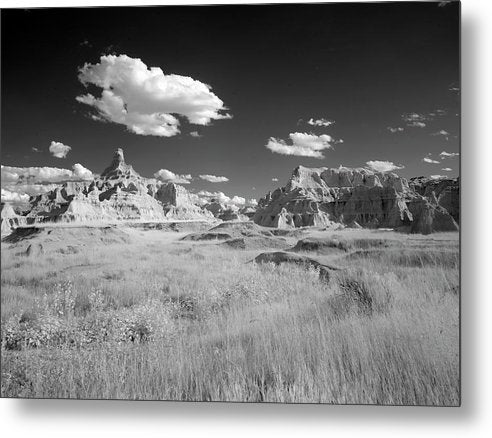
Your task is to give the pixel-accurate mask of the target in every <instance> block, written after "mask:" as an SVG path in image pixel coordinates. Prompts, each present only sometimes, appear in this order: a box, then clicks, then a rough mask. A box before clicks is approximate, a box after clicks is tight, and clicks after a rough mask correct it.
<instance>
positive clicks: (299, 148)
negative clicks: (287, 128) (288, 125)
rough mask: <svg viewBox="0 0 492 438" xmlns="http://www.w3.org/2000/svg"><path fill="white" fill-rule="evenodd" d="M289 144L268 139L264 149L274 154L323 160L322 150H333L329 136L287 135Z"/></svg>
mask: <svg viewBox="0 0 492 438" xmlns="http://www.w3.org/2000/svg"><path fill="white" fill-rule="evenodd" d="M289 138H290V141H291V144H287V142H286V141H285V140H282V139H277V138H274V137H270V139H269V140H268V143H267V144H266V146H265V147H266V148H267V149H269V150H271V151H272V152H274V153H276V154H281V155H294V156H298V157H310V158H318V159H321V158H324V155H323V153H322V151H323V150H326V149H332V148H333V145H332V143H333V141H334V140H333V138H332V137H331V136H330V135H327V134H323V135H315V134H307V133H302V132H294V133H292V134H289Z"/></svg>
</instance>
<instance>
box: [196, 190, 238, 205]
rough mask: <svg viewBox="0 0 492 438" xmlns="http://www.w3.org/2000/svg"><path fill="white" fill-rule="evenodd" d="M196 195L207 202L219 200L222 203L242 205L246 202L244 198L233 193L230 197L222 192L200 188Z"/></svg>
mask: <svg viewBox="0 0 492 438" xmlns="http://www.w3.org/2000/svg"><path fill="white" fill-rule="evenodd" d="M197 195H198V196H199V197H200V198H202V199H203V200H206V201H207V202H213V201H215V202H219V203H221V204H224V205H235V206H242V205H245V204H246V199H245V198H243V197H242V196H237V195H234V196H233V197H232V198H231V197H230V196H227V195H226V194H225V193H223V192H209V191H208V190H200V191H199V192H198V193H197Z"/></svg>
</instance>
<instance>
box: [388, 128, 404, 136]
mask: <svg viewBox="0 0 492 438" xmlns="http://www.w3.org/2000/svg"><path fill="white" fill-rule="evenodd" d="M386 129H387V130H388V131H389V132H392V133H393V134H394V133H396V132H402V131H404V130H405V128H402V127H401V126H397V127H396V128H392V127H391V126H388V127H387V128H386Z"/></svg>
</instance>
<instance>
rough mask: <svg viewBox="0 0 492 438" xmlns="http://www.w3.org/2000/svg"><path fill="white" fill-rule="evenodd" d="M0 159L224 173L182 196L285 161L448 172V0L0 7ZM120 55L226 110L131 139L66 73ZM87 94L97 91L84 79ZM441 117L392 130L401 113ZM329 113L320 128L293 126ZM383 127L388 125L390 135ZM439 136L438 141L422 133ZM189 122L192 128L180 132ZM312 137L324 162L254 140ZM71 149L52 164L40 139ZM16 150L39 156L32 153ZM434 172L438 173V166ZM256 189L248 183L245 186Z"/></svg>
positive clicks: (452, 96) (451, 95) (454, 46)
mask: <svg viewBox="0 0 492 438" xmlns="http://www.w3.org/2000/svg"><path fill="white" fill-rule="evenodd" d="M1 18H2V22H1V24H2V38H1V44H2V47H1V55H2V89H1V91H2V97H1V104H2V108H1V109H2V117H1V146H2V149H1V160H2V164H4V165H10V166H56V167H64V168H71V166H72V165H73V164H74V163H81V164H82V165H84V166H85V167H87V168H89V169H91V170H92V171H93V172H101V171H102V170H103V169H104V167H105V166H106V165H107V164H108V163H109V161H110V159H111V156H112V153H113V151H114V149H115V148H117V147H123V148H124V150H125V155H126V158H127V161H128V162H130V163H131V164H133V166H134V168H135V169H136V170H137V171H138V172H140V173H141V174H142V175H144V176H148V177H150V176H152V174H153V173H154V172H156V171H157V170H159V169H161V168H165V169H169V170H172V171H173V172H176V173H191V174H192V175H194V176H196V175H198V174H213V175H225V176H226V177H228V178H230V181H229V182H227V183H219V184H212V183H208V182H205V181H201V180H195V181H193V182H192V184H190V185H189V186H188V188H192V189H195V190H198V189H207V190H213V191H215V190H221V191H224V192H225V193H226V194H228V195H231V196H232V195H240V196H244V197H248V198H250V197H255V198H256V197H260V196H262V195H263V194H264V193H265V192H266V191H267V190H270V189H272V188H275V187H277V186H278V185H279V183H275V182H272V181H271V179H272V177H277V178H279V180H280V183H282V184H283V183H284V182H285V181H286V180H287V178H288V177H289V175H290V173H291V171H292V169H293V168H294V167H295V166H297V165H299V164H302V165H304V166H309V167H322V166H327V167H338V166H339V165H340V164H342V165H344V166H348V167H358V166H364V165H365V163H366V161H368V160H389V161H392V162H394V163H396V164H402V165H404V166H405V169H402V170H400V171H398V172H399V173H400V174H401V175H403V176H405V177H411V176H418V175H434V174H448V175H450V176H456V175H457V174H458V160H457V159H448V160H445V161H443V162H441V163H440V164H427V163H424V162H422V159H423V158H424V157H425V156H426V155H427V154H432V158H433V159H436V160H439V161H441V160H440V159H439V157H438V155H439V153H440V152H441V151H443V150H445V151H448V152H458V150H459V140H458V136H459V116H458V113H459V92H456V91H454V92H453V91H450V90H449V88H450V87H451V88H453V87H454V88H457V87H459V85H458V84H459V5H458V4H457V3H452V4H448V5H446V6H442V5H441V6H439V5H438V3H437V2H410V3H398V2H395V3H372V4H371V3H368V4H362V3H361V4H353V3H352V4H343V3H338V4H325V5H319V4H318V5H306V4H303V5H271V6H206V7H201V6H181V7H146V8H143V7H140V8H73V9H38V10H2V14H1ZM109 53H113V54H118V55H119V54H126V55H128V56H130V57H132V58H140V59H141V60H142V61H143V62H144V63H145V64H146V65H147V66H148V67H160V68H162V70H163V71H164V73H165V74H171V73H175V74H179V75H183V76H190V77H192V78H194V79H196V80H199V81H201V82H203V83H205V84H209V85H210V86H211V87H212V91H213V92H214V93H215V94H216V95H217V96H218V97H220V99H222V100H223V101H224V103H225V105H226V106H227V107H228V109H229V110H228V111H229V112H230V113H231V114H232V115H233V118H232V119H229V120H216V121H213V123H212V124H211V125H210V126H196V125H190V124H189V123H188V122H187V121H186V120H183V119H180V120H181V122H182V124H181V131H182V132H181V134H179V135H176V136H174V137H166V138H165V137H157V136H141V135H136V134H134V133H131V132H129V131H127V129H126V128H125V126H123V125H121V124H115V123H101V122H98V121H94V120H92V119H91V118H90V117H89V116H88V115H89V113H91V111H90V107H88V106H87V105H83V104H81V103H78V102H76V100H75V97H76V96H78V95H81V94H84V93H86V92H87V90H86V89H85V87H84V86H83V85H82V84H81V83H80V82H79V81H78V78H77V75H78V68H79V67H81V66H83V65H84V63H86V62H88V63H92V64H95V63H97V62H99V58H100V56H101V55H102V54H109ZM91 92H93V94H97V95H98V92H97V89H93V90H92V91H91ZM437 109H441V110H445V111H446V115H444V116H435V117H433V118H432V119H430V120H427V121H426V127H425V128H416V127H408V126H406V125H405V122H404V121H402V119H401V115H402V114H404V113H412V112H415V113H418V114H423V115H428V114H429V113H432V112H434V111H435V110H437ZM311 117H313V118H315V119H318V118H326V119H332V120H335V122H336V123H335V124H334V125H332V126H329V127H313V126H309V125H308V124H306V123H303V122H301V123H299V119H302V120H304V121H306V120H308V119H310V118H311ZM387 127H404V131H402V132H397V133H391V132H390V131H389V130H388V129H387ZM440 130H445V131H447V132H448V133H449V136H447V137H446V136H443V135H431V134H432V133H435V132H438V131H440ZM191 131H199V133H200V134H201V135H202V137H200V138H193V137H190V135H189V133H190V132H191ZM294 132H313V133H315V134H318V135H319V134H329V135H331V136H334V137H336V138H342V139H343V141H344V142H343V143H340V144H336V145H335V146H334V149H332V150H325V151H324V155H325V158H324V159H315V158H308V157H300V156H286V155H281V154H277V153H272V152H271V151H270V150H268V149H266V148H265V145H266V143H267V141H268V139H269V138H270V137H277V138H281V139H288V136H289V133H294ZM53 140H54V141H59V142H62V143H64V144H66V145H69V146H71V147H72V150H71V151H70V153H69V154H68V156H67V157H66V158H65V159H59V158H55V157H53V156H52V155H51V154H50V153H49V152H48V147H49V145H50V143H51V141H53ZM32 147H37V148H38V149H40V150H41V152H40V153H35V152H33V151H32V149H31V148H32ZM443 167H451V168H452V169H453V171H451V172H449V171H448V172H444V171H442V170H441V168H443ZM253 187H255V188H256V190H254V189H253Z"/></svg>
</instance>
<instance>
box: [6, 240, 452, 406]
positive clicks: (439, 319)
mask: <svg viewBox="0 0 492 438" xmlns="http://www.w3.org/2000/svg"><path fill="white" fill-rule="evenodd" d="M357 236H358V235H357ZM437 236H438V235H437ZM350 237H351V236H347V237H346V238H347V239H350ZM392 238H395V236H392ZM396 238H399V236H396ZM401 240H402V245H403V249H402V251H401V252H398V253H395V254H393V255H394V256H393V255H392V253H391V252H390V251H388V252H387V253H385V252H384V250H383V251H382V252H380V253H377V254H376V256H375V255H374V253H373V252H371V250H369V251H366V250H365V249H363V250H360V249H357V247H356V243H354V248H353V249H354V251H355V252H351V253H350V252H349V253H345V254H335V255H333V256H330V257H331V258H330V259H329V261H330V262H336V263H337V264H338V265H339V266H340V267H344V268H346V269H345V270H343V271H340V272H339V273H337V274H336V276H335V277H334V278H332V279H331V280H330V283H329V284H325V283H322V282H320V281H319V279H318V275H317V273H316V272H315V271H306V270H304V269H303V268H301V267H296V266H280V267H275V266H273V265H263V266H260V265H256V264H254V263H246V262H248V261H250V260H251V259H253V258H254V256H255V255H257V253H258V252H257V251H240V250H231V249H227V248H223V247H220V246H218V245H212V244H194V243H187V242H173V241H171V242H168V241H166V242H164V243H160V242H159V241H158V240H156V241H154V242H151V241H149V240H142V241H141V242H136V243H133V244H126V245H122V244H113V245H106V246H102V245H99V246H90V245H87V246H85V247H83V248H81V249H80V251H79V252H78V253H76V254H61V253H57V252H52V253H47V254H45V255H44V256H43V258H41V259H37V260H31V259H30V258H26V257H21V256H15V255H13V253H14V252H15V251H14V250H13V249H9V248H7V247H6V248H2V339H3V340H4V341H5V333H6V331H5V328H6V325H8V324H10V326H9V327H10V328H12V327H14V328H15V329H16V330H19V333H21V335H22V336H23V333H25V331H23V330H24V329H25V327H28V328H29V330H34V332H35V335H36V336H38V337H39V338H36V339H40V340H38V341H37V342H38V343H37V344H36V346H35V347H33V346H32V345H29V344H28V343H27V342H24V343H22V342H23V341H21V342H20V343H19V345H18V346H17V347H16V348H17V349H6V345H5V342H4V348H3V349H2V395H3V396H11V397H19V396H21V397H71V398H123V399H167V400H223V401H227V400H230V401H272V402H273V401H275V402H325V403H370V404H374V403H378V404H425V405H457V404H458V403H459V380H458V377H459V350H458V348H459V343H458V335H459V315H458V309H459V306H458V301H459V295H458V285H459V272H458V263H459V255H458V249H457V246H456V241H455V240H453V239H450V240H449V241H447V240H443V241H442V242H437V243H438V245H437V244H436V242H429V244H428V245H426V244H425V239H420V238H419V237H418V236H417V238H416V239H414V240H412V241H411V242H410V241H406V240H405V239H403V238H402V239H401ZM4 249H6V250H4ZM378 251H379V250H378ZM418 260H423V263H418ZM67 280H69V281H70V286H66V284H67V283H65V281H67ZM63 285H65V286H63ZM64 287H65V289H64ZM68 287H69V288H70V293H69V294H68V295H67V292H66V289H67V288H68ZM95 291H96V292H95ZM66 297H68V298H66ZM65 299H66V302H67V303H69V304H70V303H72V299H73V304H70V306H68V307H67V309H68V310H67V311H65V310H62V311H61V313H60V310H59V309H60V308H61V309H65V307H64V306H65V304H64V303H65V301H63V300H65ZM60 302H61V303H62V304H60ZM57 303H58V304H57ZM50 318H56V320H57V321H59V324H60V327H61V328H56V330H55V329H52V325H49V327H48V328H46V327H47V326H46V324H47V323H48V322H49V323H50V324H52V319H50ZM20 319H22V320H23V321H24V322H23V323H22V324H24V326H22V327H21V324H20V323H19V320H20ZM16 324H17V325H16ZM104 324H105V325H104ZM103 325H104V330H105V332H104V333H107V335H105V336H99V337H98V336H95V337H94V336H92V333H93V332H94V331H96V332H97V333H102V331H101V330H102V329H101V328H100V327H102V326H103ZM19 327H20V328H19ZM57 327H58V326H57ZM43 330H44V331H43ZM50 330H52V331H50ZM91 330H92V331H91ZM29 333H32V332H29ZM46 333H49V336H51V337H50V338H49V339H47V338H46V336H47V335H46ZM53 333H55V334H53ZM43 336H44V337H43ZM91 336H92V337H91Z"/></svg>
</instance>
